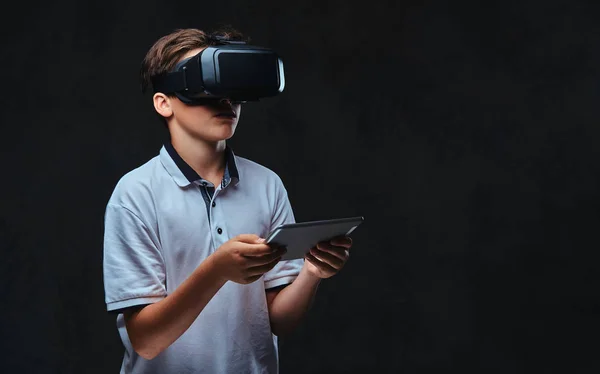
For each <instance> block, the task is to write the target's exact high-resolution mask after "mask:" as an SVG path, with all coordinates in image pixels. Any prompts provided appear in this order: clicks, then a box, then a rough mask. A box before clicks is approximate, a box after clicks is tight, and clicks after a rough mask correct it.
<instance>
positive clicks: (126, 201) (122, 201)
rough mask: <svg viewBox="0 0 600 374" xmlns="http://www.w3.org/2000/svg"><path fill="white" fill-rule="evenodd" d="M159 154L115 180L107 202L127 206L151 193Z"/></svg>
mask: <svg viewBox="0 0 600 374" xmlns="http://www.w3.org/2000/svg"><path fill="white" fill-rule="evenodd" d="M159 163H160V161H159V156H155V157H152V158H151V159H150V160H148V161H146V162H145V163H143V164H142V165H140V166H138V167H136V168H134V169H132V170H130V171H128V172H127V173H125V174H124V175H123V176H121V178H119V180H118V181H117V183H116V185H115V188H114V190H113V193H112V195H111V197H110V200H109V203H111V204H115V205H124V206H128V205H130V204H132V203H134V202H135V200H138V199H139V198H143V197H144V196H148V195H150V194H151V190H152V182H153V179H154V178H155V176H156V167H157V166H159Z"/></svg>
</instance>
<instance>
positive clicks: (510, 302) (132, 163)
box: [0, 0, 600, 374]
mask: <svg viewBox="0 0 600 374" xmlns="http://www.w3.org/2000/svg"><path fill="white" fill-rule="evenodd" d="M15 5H16V7H17V9H16V11H8V9H7V8H5V11H3V12H2V13H3V14H2V22H0V24H1V25H2V26H0V30H1V34H0V35H1V36H0V41H1V42H2V48H1V52H0V62H1V71H0V82H1V83H2V89H1V90H0V95H1V96H0V99H1V103H2V110H0V121H1V123H2V126H3V131H2V134H3V135H2V140H3V141H2V147H1V148H0V152H1V157H2V158H1V159H2V174H1V175H2V177H1V178H2V183H1V184H0V186H1V187H0V188H1V190H0V196H2V198H1V200H0V208H1V209H0V249H1V251H2V252H1V253H2V260H1V262H0V277H1V278H0V281H1V282H2V286H1V287H0V300H1V305H2V307H1V309H2V318H0V331H1V333H0V334H1V337H2V341H3V344H2V345H3V348H2V350H0V355H1V357H2V359H0V372H6V373H13V372H39V373H42V372H43V373H114V372H117V371H118V367H119V365H120V361H121V355H122V347H121V345H120V341H119V339H118V336H117V332H116V328H115V323H114V318H113V316H111V315H109V314H108V313H106V312H105V305H104V300H103V297H104V294H103V285H102V268H101V265H102V232H103V226H102V220H103V212H104V207H105V204H106V202H107V199H108V197H109V194H110V193H111V191H112V188H113V187H114V184H115V183H116V181H117V180H118V178H119V177H120V176H121V175H123V174H124V173H125V172H127V171H129V170H130V169H132V168H134V167H136V166H138V165H140V164H141V163H143V162H145V161H146V160H147V159H149V158H150V157H153V156H154V155H155V154H156V153H157V152H158V150H159V148H160V145H161V143H162V142H163V141H164V140H165V139H166V132H165V130H164V129H163V128H162V126H161V125H160V123H159V122H158V121H157V120H156V119H155V117H154V116H153V114H152V111H151V106H150V101H149V97H148V96H143V95H141V93H140V92H139V87H138V81H137V72H138V68H139V64H140V62H141V59H142V58H143V56H144V53H145V52H146V50H147V49H148V48H149V47H150V45H151V44H152V43H153V42H154V41H155V40H156V39H157V38H158V37H160V36H162V35H163V34H165V33H168V32H170V31H172V30H173V29H174V28H179V27H198V28H203V29H211V28H213V27H214V26H216V25H218V24H220V23H230V24H232V25H234V26H235V27H237V28H239V29H240V30H241V31H243V32H245V33H246V34H248V35H250V36H251V37H252V40H253V42H254V43H256V44H259V45H265V46H269V47H272V48H275V49H276V50H277V51H278V52H279V53H280V54H281V55H282V56H283V58H284V60H285V64H286V74H287V77H286V78H287V87H286V91H285V92H284V93H283V94H282V95H281V96H279V97H277V98H273V99H270V100H265V101H263V102H261V103H258V104H251V105H247V106H246V107H244V109H243V113H242V118H241V122H240V126H239V128H238V132H237V133H236V135H235V137H234V138H233V139H232V141H231V143H230V144H231V145H232V146H233V148H234V150H235V151H236V153H238V154H240V155H242V156H245V157H248V158H251V159H254V160H255V161H257V162H260V163H262V164H263V165H265V166H268V167H270V168H271V169H273V170H274V171H276V172H277V173H279V175H280V176H281V177H282V179H283V181H284V182H285V184H286V186H287V188H288V191H289V194H290V198H291V201H292V204H293V206H294V209H295V212H296V217H297V219H298V220H299V221H303V220H312V219H324V218H330V217H343V216H349V215H357V214H360V215H364V216H365V218H366V221H365V223H364V225H363V226H361V228H360V229H359V230H357V231H356V234H355V236H354V238H355V246H354V249H353V251H352V256H351V259H350V262H349V263H348V264H347V267H346V268H345V269H344V270H343V271H342V273H340V274H339V275H338V276H336V277H334V278H332V279H330V280H328V281H326V282H324V283H323V285H322V287H321V290H320V293H319V295H318V297H317V300H316V304H315V306H314V308H313V310H312V313H311V314H310V316H309V317H308V319H307V320H306V323H305V324H304V325H303V326H302V328H301V329H299V330H298V331H297V332H296V333H295V334H294V335H292V336H289V337H287V338H284V339H282V341H281V367H282V373H322V372H327V373H351V372H357V373H359V372H360V373H366V372H378V373H388V372H389V373H392V372H393V373H419V374H422V373H461V374H466V373H478V374H479V373H534V372H536V373H537V372H539V373H542V372H543V373H565V372H568V373H592V372H598V370H599V369H600V360H599V358H598V357H599V356H598V348H599V346H598V343H597V337H598V334H599V333H600V329H599V323H598V322H599V319H600V318H599V313H600V306H599V305H600V304H599V300H600V299H599V297H598V286H599V285H600V279H599V275H598V262H597V260H596V259H597V257H598V256H595V252H596V251H597V249H598V239H597V238H598V232H599V230H598V223H599V221H600V220H599V208H600V204H599V203H600V199H599V197H598V182H599V176H600V173H599V172H600V170H599V167H598V156H599V147H598V145H599V144H600V129H599V125H598V123H599V120H600V105H598V103H599V102H600V49H599V46H600V44H599V43H600V18H599V17H600V7H599V5H598V3H597V2H591V1H590V2H584V1H576V0H571V1H567V0H565V1H554V0H553V1H542V0H540V1H534V0H522V1H502V2H487V1H470V2H467V1H448V2H444V1H416V0H414V1H403V2H400V1H371V2H363V3H352V2H347V1H329V2H327V1H304V2H283V1H265V0H262V1H252V2H250V1H227V2H216V1H215V2H198V1H195V2H189V1H183V2H170V3H168V2H152V1H139V2H131V3H126V2H119V1H113V2H108V1H107V2H100V3H95V2H94V3H93V4H92V3H88V2H71V3H70V4H68V2H62V5H56V4H52V3H51V2H37V3H31V2H20V3H18V4H15Z"/></svg>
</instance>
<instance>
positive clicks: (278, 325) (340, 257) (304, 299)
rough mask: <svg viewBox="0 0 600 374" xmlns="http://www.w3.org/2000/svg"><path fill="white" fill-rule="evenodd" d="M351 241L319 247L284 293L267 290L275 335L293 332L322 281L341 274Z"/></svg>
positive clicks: (308, 256)
mask: <svg viewBox="0 0 600 374" xmlns="http://www.w3.org/2000/svg"><path fill="white" fill-rule="evenodd" d="M351 246H352V240H351V239H350V238H349V237H344V238H338V239H334V240H332V241H331V242H329V243H325V242H324V243H319V245H318V246H317V248H313V249H311V250H310V252H309V253H307V255H306V257H305V260H306V261H305V262H304V265H303V266H302V269H301V270H300V274H298V277H297V278H296V279H295V280H294V281H293V282H292V283H291V284H290V285H288V286H286V287H285V288H283V289H275V290H267V291H266V292H267V305H268V308H269V319H270V321H271V331H272V332H273V334H275V335H278V336H280V335H284V334H287V333H290V332H291V331H293V330H294V329H295V328H296V327H297V326H298V324H299V323H300V322H301V321H302V319H303V317H304V316H305V315H306V313H307V312H308V310H309V309H310V307H311V305H312V302H313V300H314V297H315V295H316V293H317V289H318V286H319V283H320V282H321V279H323V278H329V277H332V276H333V275H335V274H337V273H338V272H339V271H340V270H341V269H342V267H343V266H344V265H345V263H346V261H347V260H348V257H349V252H348V250H349V249H350V247H351Z"/></svg>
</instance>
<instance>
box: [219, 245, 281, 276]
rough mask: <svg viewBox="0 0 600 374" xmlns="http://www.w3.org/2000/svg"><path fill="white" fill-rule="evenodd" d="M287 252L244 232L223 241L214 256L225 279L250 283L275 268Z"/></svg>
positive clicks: (220, 273) (220, 274)
mask: <svg viewBox="0 0 600 374" xmlns="http://www.w3.org/2000/svg"><path fill="white" fill-rule="evenodd" d="M285 252H286V250H285V248H273V247H270V246H269V245H268V244H265V243H264V239H261V238H260V237H258V236H257V235H253V234H242V235H238V236H236V237H235V238H232V239H230V240H228V241H227V242H225V243H223V245H221V246H220V247H219V248H218V249H217V250H216V251H215V253H213V255H212V257H213V264H214V266H215V268H216V270H217V272H218V274H219V276H221V277H222V278H223V279H226V280H230V281H232V282H236V283H240V284H249V283H252V282H254V281H256V280H257V279H259V278H260V277H261V276H262V275H263V274H264V273H266V272H268V271H269V270H271V269H273V267H275V265H277V263H278V262H279V260H281V256H283V255H284V254H285Z"/></svg>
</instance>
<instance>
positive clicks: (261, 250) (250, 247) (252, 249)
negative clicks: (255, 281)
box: [238, 242, 276, 256]
mask: <svg viewBox="0 0 600 374" xmlns="http://www.w3.org/2000/svg"><path fill="white" fill-rule="evenodd" d="M238 249H239V252H238V253H239V254H241V255H242V256H264V255H268V254H271V253H273V252H274V251H275V250H276V248H273V247H271V246H269V245H268V244H248V243H244V242H240V244H239V247H238Z"/></svg>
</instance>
